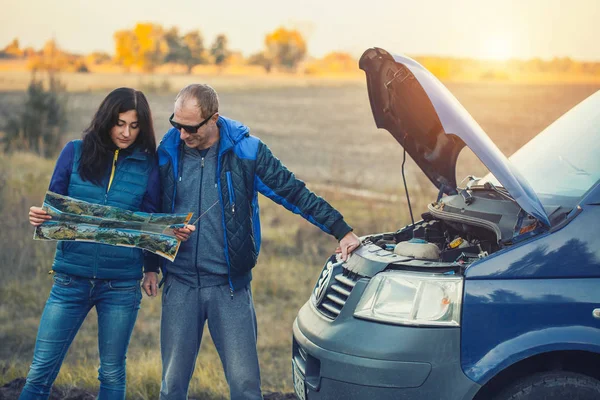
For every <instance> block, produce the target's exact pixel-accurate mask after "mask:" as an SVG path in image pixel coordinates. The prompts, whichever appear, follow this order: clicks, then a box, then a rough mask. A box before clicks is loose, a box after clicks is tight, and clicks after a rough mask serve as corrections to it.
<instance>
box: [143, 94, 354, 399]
mask: <svg viewBox="0 0 600 400" xmlns="http://www.w3.org/2000/svg"><path fill="white" fill-rule="evenodd" d="M170 122H171V124H172V125H173V127H174V129H171V130H170V131H169V132H168V133H167V134H166V135H165V137H164V138H163V140H162V141H161V143H160V146H159V148H158V154H159V169H160V176H161V183H162V192H163V198H162V211H163V212H189V211H193V212H194V213H195V214H196V215H197V216H199V217H200V219H199V220H198V222H197V226H196V229H195V231H193V227H191V228H190V229H183V230H180V231H179V232H178V236H179V237H180V238H182V239H184V238H187V237H188V235H189V240H187V241H186V242H182V243H181V247H180V249H179V253H178V255H177V258H176V259H175V261H174V262H172V263H168V265H165V268H164V269H163V272H164V275H165V278H163V279H165V286H164V289H163V297H162V299H163V304H162V319H161V356H162V363H163V374H162V377H163V378H162V385H161V395H160V398H161V399H162V400H172V399H186V398H187V391H188V386H189V383H190V379H191V377H192V374H193V371H194V365H195V361H196V356H197V355H198V350H199V348H200V341H201V338H202V330H203V327H204V323H205V322H206V321H208V327H209V330H210V334H211V337H212V338H213V341H214V343H215V346H216V348H217V351H218V353H219V356H220V358H221V361H222V363H223V368H224V370H225V377H226V379H227V382H228V384H229V389H230V396H231V398H232V399H262V395H261V389H260V373H259V366H258V356H257V351H256V332H257V330H256V316H255V312H254V305H253V302H252V295H251V292H250V281H251V279H252V274H251V269H252V268H253V267H254V265H255V264H256V260H257V257H258V253H259V250H260V223H259V215H258V197H257V192H260V193H262V194H264V195H265V196H267V197H269V198H270V199H272V200H273V201H275V202H277V203H279V204H281V205H283V206H285V207H286V208H287V209H289V210H290V211H293V212H294V213H296V214H300V215H302V216H303V217H304V218H306V219H307V220H308V221H310V222H311V223H313V224H314V225H316V226H318V227H319V228H321V229H322V230H323V231H325V232H327V233H329V234H332V235H334V236H335V237H336V238H337V239H338V240H340V247H339V249H338V251H340V252H341V253H342V255H341V256H342V258H343V259H344V260H345V259H346V258H347V255H348V254H349V253H350V252H352V251H353V250H354V249H356V248H357V247H358V246H359V245H360V241H359V239H358V237H357V236H356V235H355V234H354V233H352V228H351V227H350V226H348V224H346V222H344V219H343V217H342V215H341V214H340V213H339V212H338V211H336V210H335V209H334V208H333V207H331V206H330V205H329V204H328V203H327V202H326V201H325V200H323V199H322V198H320V197H318V196H316V195H315V194H314V193H312V192H311V191H309V190H308V189H307V188H306V187H305V185H304V183H303V182H302V181H300V180H298V179H296V178H295V177H294V175H293V174H292V173H291V172H290V171H289V170H288V169H286V168H285V166H283V165H282V164H281V162H280V161H279V160H278V159H277V158H275V157H274V156H273V154H272V153H271V151H270V150H269V148H268V147H267V146H266V145H265V144H264V143H262V142H261V141H260V140H259V139H258V138H256V137H253V136H250V134H249V130H248V128H247V127H246V126H244V125H242V124H241V123H239V122H237V121H233V120H231V119H228V118H225V117H222V116H220V115H219V100H218V97H217V93H216V92H215V91H214V90H213V89H212V88H211V87H210V86H207V85H199V84H195V85H189V86H187V87H185V88H184V89H182V90H181V92H179V94H178V95H177V98H176V99H175V108H174V113H173V115H172V116H171V118H170ZM156 283H157V274H156V273H154V272H149V273H147V274H146V275H145V277H144V283H143V287H144V289H145V290H146V293H148V294H149V295H156V287H155V285H156Z"/></svg>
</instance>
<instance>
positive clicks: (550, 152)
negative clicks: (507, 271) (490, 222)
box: [482, 91, 600, 207]
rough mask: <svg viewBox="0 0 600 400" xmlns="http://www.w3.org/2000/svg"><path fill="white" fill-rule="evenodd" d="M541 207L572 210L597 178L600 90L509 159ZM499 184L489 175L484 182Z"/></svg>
mask: <svg viewBox="0 0 600 400" xmlns="http://www.w3.org/2000/svg"><path fill="white" fill-rule="evenodd" d="M509 160H510V162H511V164H512V165H513V166H514V167H515V168H516V169H517V170H518V171H519V172H520V173H521V174H522V175H523V177H524V178H525V179H526V180H527V182H529V184H530V185H531V186H532V187H533V189H534V191H535V192H536V194H537V195H538V197H539V199H540V201H541V202H542V204H543V205H544V206H549V205H559V206H566V207H574V206H575V205H576V204H577V202H578V201H579V199H580V198H581V196H583V194H584V193H585V192H587V191H588V190H589V189H590V188H591V187H592V186H593V185H594V184H595V183H596V182H598V180H599V179H600V91H597V92H596V93H594V94H593V95H591V96H590V97H588V98H587V99H586V100H584V101H583V102H581V103H580V104H579V105H577V106H576V107H574V108H573V109H571V110H570V111H569V112H567V113H566V114H565V115H563V116H562V117H560V118H559V119H558V120H556V121H555V122H554V123H553V124H552V125H550V126H549V127H547V128H546V129H544V130H543V131H542V132H541V133H540V134H538V135H537V136H536V137H534V138H533V139H532V140H531V141H529V142H528V143H527V144H526V145H524V146H523V147H521V148H520V149H519V150H518V151H517V152H516V153H515V154H513V155H512V156H511V157H510V158H509ZM487 181H489V182H492V183H493V184H494V185H500V183H499V182H498V181H497V180H496V178H495V177H494V176H493V175H492V174H488V175H486V176H485V177H484V178H483V179H482V183H483V182H487Z"/></svg>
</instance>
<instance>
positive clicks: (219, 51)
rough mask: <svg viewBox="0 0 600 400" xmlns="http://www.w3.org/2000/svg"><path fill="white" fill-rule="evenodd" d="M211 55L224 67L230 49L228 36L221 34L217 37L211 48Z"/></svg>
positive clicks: (219, 65)
mask: <svg viewBox="0 0 600 400" xmlns="http://www.w3.org/2000/svg"><path fill="white" fill-rule="evenodd" d="M210 55H211V56H212V57H213V59H214V60H215V64H216V65H217V66H218V67H220V68H222V67H223V65H224V64H225V61H227V57H229V50H228V49H227V36H225V35H223V34H221V35H218V36H217V37H216V38H215V41H214V43H213V45H212V46H211V48H210Z"/></svg>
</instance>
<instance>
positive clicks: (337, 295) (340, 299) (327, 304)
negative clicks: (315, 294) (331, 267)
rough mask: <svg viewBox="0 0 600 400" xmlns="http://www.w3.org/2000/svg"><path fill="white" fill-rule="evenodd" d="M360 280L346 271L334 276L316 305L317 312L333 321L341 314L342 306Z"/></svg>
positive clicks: (357, 276) (358, 276)
mask: <svg viewBox="0 0 600 400" xmlns="http://www.w3.org/2000/svg"><path fill="white" fill-rule="evenodd" d="M360 278H361V276H360V275H357V274H352V273H349V272H348V270H347V269H343V270H342V272H341V273H338V274H337V275H335V276H334V280H332V282H331V283H330V285H329V287H328V288H327V291H326V293H325V295H324V296H323V300H322V301H321V302H320V303H319V304H317V310H319V311H320V312H321V314H323V315H325V316H326V317H327V318H330V319H335V318H336V317H337V316H338V315H340V313H341V312H342V308H344V304H346V301H347V300H348V297H349V296H350V293H351V292H352V289H354V286H355V285H356V282H357V281H358V280H359V279H360Z"/></svg>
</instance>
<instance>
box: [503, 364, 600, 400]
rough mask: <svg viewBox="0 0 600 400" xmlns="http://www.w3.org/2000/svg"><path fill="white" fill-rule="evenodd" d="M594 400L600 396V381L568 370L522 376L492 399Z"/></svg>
mask: <svg viewBox="0 0 600 400" xmlns="http://www.w3.org/2000/svg"><path fill="white" fill-rule="evenodd" d="M569 398H576V399H578V400H596V399H598V398H600V381H599V380H597V379H594V378H592V377H590V376H587V375H583V374H579V373H575V372H569V371H550V372H538V373H535V374H533V375H530V376H527V377H525V378H522V379H520V380H518V381H516V382H514V383H513V384H512V385H510V386H508V387H507V388H505V389H504V390H503V391H501V392H500V393H498V394H497V395H496V396H495V397H494V398H493V400H563V399H569Z"/></svg>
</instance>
